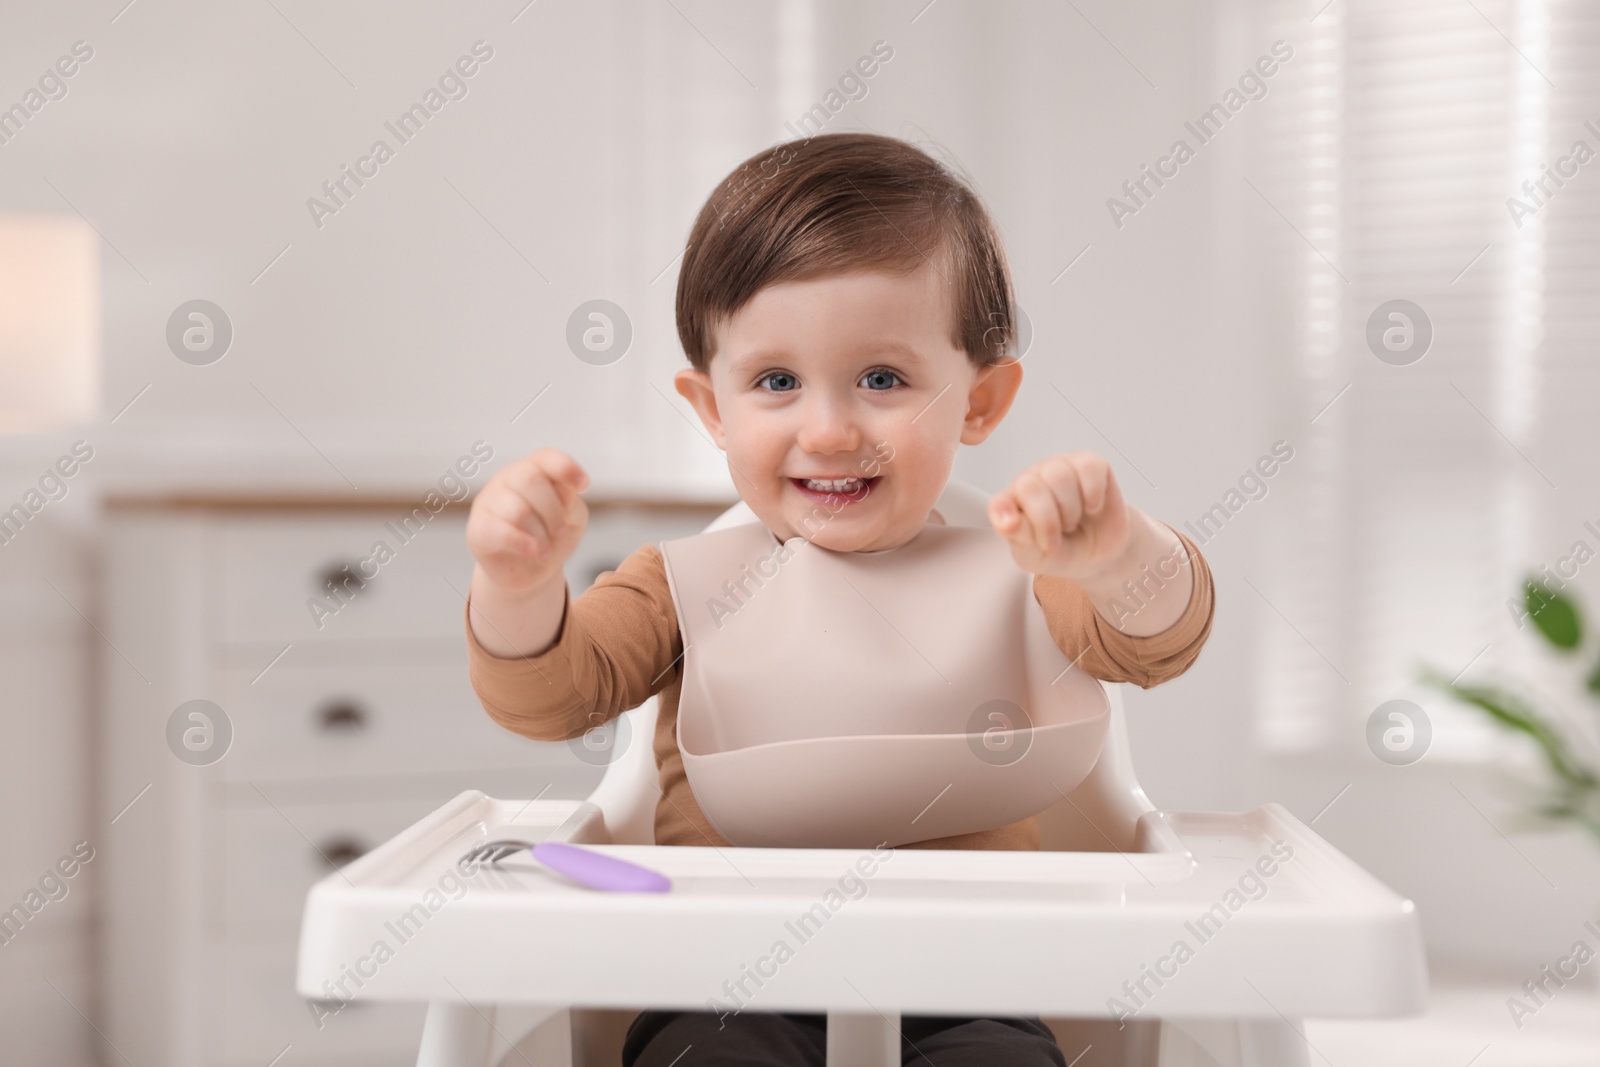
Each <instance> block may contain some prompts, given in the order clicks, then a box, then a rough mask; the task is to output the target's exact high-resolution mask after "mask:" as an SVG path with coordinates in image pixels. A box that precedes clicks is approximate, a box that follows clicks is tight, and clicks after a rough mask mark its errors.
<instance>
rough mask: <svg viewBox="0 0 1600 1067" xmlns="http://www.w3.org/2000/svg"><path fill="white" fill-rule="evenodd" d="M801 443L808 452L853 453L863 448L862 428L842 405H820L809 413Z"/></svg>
mask: <svg viewBox="0 0 1600 1067" xmlns="http://www.w3.org/2000/svg"><path fill="white" fill-rule="evenodd" d="M799 443H800V447H801V448H803V449H805V450H806V451H807V452H819V453H833V452H852V451H854V450H856V449H858V448H860V447H861V428H860V427H859V426H858V425H857V424H856V421H855V419H854V418H852V417H851V415H850V413H849V412H847V411H845V410H844V409H843V408H842V407H841V406H840V405H837V404H819V405H817V406H816V408H815V409H814V410H812V411H810V412H807V415H806V419H805V422H804V423H803V424H802V426H801V430H800V435H799Z"/></svg>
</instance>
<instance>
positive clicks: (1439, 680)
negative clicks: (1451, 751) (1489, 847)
mask: <svg viewBox="0 0 1600 1067" xmlns="http://www.w3.org/2000/svg"><path fill="white" fill-rule="evenodd" d="M1523 599H1524V602H1525V604H1526V606H1527V613H1528V618H1529V619H1531V620H1532V621H1533V624H1534V629H1535V630H1537V631H1538V633H1539V635H1540V636H1541V637H1543V638H1544V640H1545V642H1546V643H1547V644H1548V645H1550V647H1551V648H1553V649H1555V650H1556V652H1558V653H1559V654H1561V655H1564V656H1576V655H1578V654H1580V652H1581V650H1582V647H1583V636H1584V625H1583V616H1582V614H1581V613H1580V612H1579V610H1578V605H1577V604H1576V603H1575V602H1574V601H1572V600H1571V599H1569V598H1567V597H1565V596H1562V595H1561V594H1560V593H1552V592H1550V591H1549V590H1547V589H1544V588H1542V587H1540V586H1539V585H1537V584H1535V583H1534V582H1533V581H1532V580H1531V579H1530V580H1528V581H1527V582H1525V583H1524V586H1523ZM1421 681H1422V682H1423V683H1424V684H1426V685H1430V686H1433V687H1435V688H1438V689H1440V690H1443V691H1444V692H1446V693H1448V694H1449V695H1451V696H1452V697H1454V698H1456V699H1457V700H1459V701H1461V702H1463V703H1465V704H1467V705H1469V706H1471V707H1474V708H1477V709H1478V710H1479V711H1482V712H1483V713H1484V714H1486V715H1488V716H1489V718H1490V719H1491V720H1493V721H1494V722H1495V723H1497V724H1498V725H1500V726H1502V727H1504V728H1505V729H1507V730H1511V731H1513V732H1514V733H1520V734H1522V735H1524V736H1525V737H1527V738H1529V739H1530V740H1532V741H1533V742H1534V744H1535V745H1537V746H1538V749H1539V753H1540V755H1541V756H1542V757H1543V761H1544V765H1545V768H1546V769H1547V770H1548V771H1549V779H1548V781H1547V782H1546V783H1545V785H1544V792H1543V795H1542V796H1541V797H1540V799H1539V800H1538V801H1537V802H1536V803H1535V805H1534V808H1533V814H1535V815H1537V816H1539V817H1541V818H1543V819H1547V820H1553V821H1558V822H1559V821H1568V822H1575V823H1577V824H1578V825H1580V826H1582V827H1583V828H1584V829H1586V830H1588V831H1589V833H1591V834H1592V835H1594V837H1595V839H1596V841H1600V768H1596V767H1595V766H1593V765H1591V764H1589V763H1587V762H1586V761H1585V760H1584V759H1583V758H1581V757H1580V756H1579V755H1578V754H1577V753H1576V752H1575V751H1574V748H1575V746H1574V744H1573V738H1572V736H1570V731H1569V730H1568V729H1565V728H1563V727H1562V726H1561V725H1559V724H1558V722H1557V721H1556V720H1555V719H1554V718H1553V717H1551V716H1547V715H1545V714H1544V713H1543V712H1541V711H1540V710H1539V709H1538V708H1536V707H1534V706H1533V704H1532V702H1530V701H1529V700H1527V699H1525V698H1524V697H1522V696H1520V695H1518V694H1517V693H1514V692H1512V691H1511V690H1510V689H1508V688H1507V687H1505V686H1502V685H1495V684H1461V683H1458V682H1455V681H1453V680H1452V679H1451V678H1450V676H1448V675H1446V674H1444V673H1443V672H1441V671H1439V670H1437V669H1436V668H1434V667H1431V666H1424V667H1423V668H1422V671H1421ZM1584 688H1585V691H1586V692H1587V694H1588V696H1589V697H1590V698H1592V699H1596V700H1600V660H1597V661H1596V662H1595V665H1594V667H1593V668H1592V669H1591V670H1590V671H1589V672H1588V674H1587V676H1586V678H1585V682H1584Z"/></svg>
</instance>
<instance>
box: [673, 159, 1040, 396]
mask: <svg viewBox="0 0 1600 1067" xmlns="http://www.w3.org/2000/svg"><path fill="white" fill-rule="evenodd" d="M929 261H931V262H932V263H933V265H934V267H935V269H936V270H938V271H939V274H940V276H941V277H943V278H944V280H945V288H946V290H947V291H948V292H949V293H950V295H951V304H952V311H953V314H952V315H951V317H950V318H951V336H950V341H951V343H952V344H953V345H954V346H955V347H957V348H960V349H962V350H964V351H965V352H966V353H967V354H968V355H969V356H971V357H972V360H973V362H975V363H977V364H979V365H983V364H986V363H993V362H996V361H998V360H1000V359H1001V358H1003V357H1005V356H1007V355H1009V354H1011V353H1010V351H1009V350H1010V349H1011V348H1012V347H1013V346H1014V344H1015V333H1016V331H1015V329H1014V328H1013V308H1014V306H1015V297H1014V295H1013V293H1012V289H1011V274H1010V270H1009V268H1008V267H1007V265H1006V258H1005V249H1004V246H1003V245H1002V244H1001V242H1000V235H999V232H998V230H997V229H996V228H995V225H994V222H993V221H992V220H991V219H990V217H989V213H988V212H987V211H986V210H985V209H984V207H983V204H982V202H980V201H979V200H978V197H977V194H976V193H975V192H973V190H972V188H971V187H970V186H969V185H968V184H967V182H966V181H965V180H963V179H962V178H960V177H958V176H956V175H955V174H954V173H952V172H951V170H950V169H949V168H948V167H946V166H944V165H943V164H942V163H940V162H939V161H938V160H935V159H934V158H933V157H931V156H929V155H928V154H927V153H926V152H924V151H922V149H920V148H918V147H916V146H915V145H912V144H908V143H907V142H905V141H901V140H898V139H896V138H893V137H884V136H882V135H879V134H874V133H825V134H819V135H817V136H814V137H808V138H805V139H803V140H797V141H788V142H785V143H783V144H779V145H774V146H773V147H771V148H768V149H765V150H764V151H761V152H758V153H756V154H755V155H753V156H751V157H750V158H749V159H747V160H745V161H744V162H743V163H741V164H740V165H739V166H738V167H736V168H734V170H733V173H731V174H729V175H728V176H727V177H726V178H724V179H723V180H722V182H721V184H719V185H718V186H717V187H716V189H714V190H712V193H711V196H710V197H709V198H707V200H706V202H705V206H704V207H702V208H701V209H700V214H699V216H698V217H696V219H695V221H694V227H693V229H691V230H690V232H689V242H688V248H687V250H686V251H685V252H684V256H683V267H682V269H681V270H680V271H679V274H678V297H677V316H678V337H679V339H680V340H681V341H682V342H683V350H684V353H685V354H686V355H687V356H688V357H689V362H690V364H691V365H693V366H694V367H695V368H696V369H697V370H702V371H703V370H705V369H706V367H707V364H709V363H710V361H711V357H712V355H713V354H714V346H715V333H714V330H715V329H716V327H717V326H719V325H720V324H721V323H722V322H724V321H725V320H726V319H727V317H728V316H730V315H732V314H734V313H735V312H737V311H738V310H739V309H740V308H741V307H743V306H744V305H745V304H746V303H747V302H748V301H749V300H750V298H751V297H753V296H755V294H756V293H757V292H759V291H760V290H761V289H762V288H763V287H765V286H768V285H772V284H775V283H777V282H785V281H801V280H806V279H811V278H817V277H822V276H825V275H830V274H840V273H844V272H846V271H852V270H873V269H877V270H891V271H911V270H915V269H916V268H917V267H919V266H921V265H922V264H923V263H924V262H929Z"/></svg>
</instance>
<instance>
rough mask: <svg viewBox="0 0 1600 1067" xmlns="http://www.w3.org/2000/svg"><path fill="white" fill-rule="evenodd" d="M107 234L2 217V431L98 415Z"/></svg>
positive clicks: (39, 217) (81, 225)
mask: <svg viewBox="0 0 1600 1067" xmlns="http://www.w3.org/2000/svg"><path fill="white" fill-rule="evenodd" d="M99 392H100V237H99V235H98V234H96V233H95V231H94V229H93V228H92V227H91V226H90V225H89V224H88V223H87V222H85V221H84V220H83V219H80V218H75V217H70V216H59V215H45V214H15V215H0V433H42V432H46V431H51V430H58V429H62V428H64V427H66V426H70V425H72V424H73V423H81V422H87V421H89V420H90V419H92V418H94V416H95V412H96V410H97V408H98V399H99Z"/></svg>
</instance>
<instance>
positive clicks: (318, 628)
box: [215, 508, 472, 646]
mask: <svg viewBox="0 0 1600 1067" xmlns="http://www.w3.org/2000/svg"><path fill="white" fill-rule="evenodd" d="M417 514H418V515H422V516H425V515H427V514H428V511H427V509H426V508H419V509H418V511H417ZM405 519H406V515H405V513H404V512H403V511H399V510H397V511H396V512H395V513H393V514H390V513H387V512H384V511H381V510H377V509H374V510H373V511H371V512H370V513H369V512H354V513H345V514H342V515H339V516H337V517H328V516H321V515H305V514H291V515H281V516H269V517H259V518H257V517H252V518H223V519H219V520H218V524H217V530H216V537H217V548H218V552H217V567H218V570H219V574H218V575H217V579H218V580H217V583H216V590H217V594H216V595H217V600H216V603H215V607H216V611H217V617H218V622H219V627H218V638H219V640H221V641H223V642H225V643H231V644H238V643H247V642H250V643H263V642H264V643H274V644H278V645H280V646H281V645H282V644H284V643H290V642H294V641H310V640H316V641H358V640H368V641H370V640H402V641H415V640H429V639H437V640H442V641H460V640H461V639H462V637H461V625H462V623H461V620H462V610H463V607H462V605H463V600H462V598H463V596H465V594H466V592H467V586H468V584H469V583H470V581H471V579H472V554H471V553H470V552H469V551H467V543H466V511H465V509H461V508H456V509H452V510H450V511H445V512H441V513H439V514H438V515H435V516H433V517H432V518H431V519H429V520H427V522H426V524H424V523H423V521H422V520H421V519H420V518H413V519H411V520H410V521H409V523H408V522H406V521H404V520H405ZM330 582H332V583H334V585H335V586H336V587H337V589H338V590H340V595H335V593H334V592H333V591H331V590H330V586H329V583H330Z"/></svg>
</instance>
